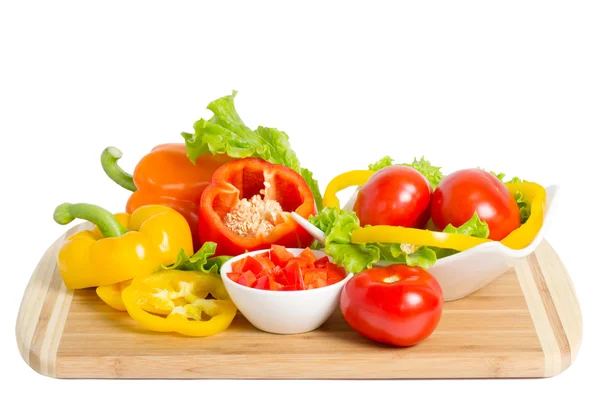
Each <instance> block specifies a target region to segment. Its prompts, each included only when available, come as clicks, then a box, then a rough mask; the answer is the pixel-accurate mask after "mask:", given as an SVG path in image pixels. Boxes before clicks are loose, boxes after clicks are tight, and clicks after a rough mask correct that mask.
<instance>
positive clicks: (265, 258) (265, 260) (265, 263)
mask: <svg viewBox="0 0 600 416" xmlns="http://www.w3.org/2000/svg"><path fill="white" fill-rule="evenodd" d="M255 258H256V260H258V262H259V263H260V264H261V266H262V267H263V269H265V270H270V269H272V268H273V267H275V264H274V263H273V262H272V261H271V259H270V258H269V253H268V252H267V253H263V254H261V255H259V256H258V257H255Z"/></svg>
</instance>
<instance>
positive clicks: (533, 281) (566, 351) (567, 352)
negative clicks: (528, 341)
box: [515, 241, 581, 377]
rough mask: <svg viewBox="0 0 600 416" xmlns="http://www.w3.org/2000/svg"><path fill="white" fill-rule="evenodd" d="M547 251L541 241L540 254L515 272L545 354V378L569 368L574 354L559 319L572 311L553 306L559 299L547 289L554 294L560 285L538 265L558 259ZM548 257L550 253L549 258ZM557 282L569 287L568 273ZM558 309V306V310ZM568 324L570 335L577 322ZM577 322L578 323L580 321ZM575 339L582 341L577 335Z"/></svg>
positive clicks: (529, 258)
mask: <svg viewBox="0 0 600 416" xmlns="http://www.w3.org/2000/svg"><path fill="white" fill-rule="evenodd" d="M548 249H549V250H552V248H550V246H549V244H548V243H547V242H546V241H543V242H542V244H541V246H540V249H538V250H539V251H536V252H535V253H533V254H532V255H530V256H529V257H528V258H527V259H523V260H521V261H519V263H518V264H517V265H516V267H515V269H516V271H517V276H518V278H519V283H520V284H521V289H522V290H523V294H524V296H525V299H526V301H527V306H528V308H529V313H530V314H531V317H532V319H533V323H534V325H535V329H536V332H537V335H538V338H539V340H540V343H541V345H542V349H543V351H544V356H545V371H544V375H545V377H552V376H554V375H557V374H559V373H561V372H562V371H564V370H565V369H566V368H567V367H569V365H570V364H571V362H572V360H573V358H574V357H573V355H572V354H573V351H572V349H571V343H570V341H569V337H568V336H567V330H565V325H564V324H563V320H562V319H561V314H562V316H563V317H565V318H566V317H568V316H570V315H571V312H570V311H569V310H568V309H569V308H568V307H566V306H564V305H560V304H559V305H557V303H555V299H559V297H557V296H553V295H552V292H551V291H550V289H549V286H552V287H553V291H555V292H556V288H555V287H556V286H557V284H559V283H557V282H555V281H554V280H555V279H552V275H551V274H550V272H549V269H548V266H544V268H542V265H541V264H542V263H545V262H552V261H553V259H552V257H556V258H558V257H557V256H556V253H554V252H553V250H552V252H551V253H549V252H548ZM549 254H551V256H550V255H549ZM538 256H541V257H542V261H540V259H539V258H538ZM555 275H556V274H555ZM560 280H561V282H562V284H567V285H570V282H568V280H569V279H568V275H567V274H564V275H561V278H560ZM573 296H574V295H573ZM575 302H576V299H575ZM575 305H576V306H577V307H576V309H577V313H579V307H578V304H577V303H575ZM558 306H560V308H559V307H558ZM559 310H560V312H559ZM579 318H580V316H579ZM571 321H572V322H567V323H569V324H571V325H570V326H568V327H567V328H569V331H571V332H572V331H573V330H572V329H571V327H572V326H574V325H573V324H575V323H576V321H577V319H576V318H574V319H572V320H571ZM579 322H581V320H580V319H579ZM575 326H576V325H575ZM572 339H573V341H574V342H575V340H576V335H573V336H572ZM578 339H581V337H580V335H579V338H578ZM577 348H578V344H577Z"/></svg>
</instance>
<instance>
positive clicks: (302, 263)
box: [227, 245, 347, 291]
mask: <svg viewBox="0 0 600 416" xmlns="http://www.w3.org/2000/svg"><path fill="white" fill-rule="evenodd" d="M346 276H347V273H346V271H345V270H344V269H343V268H342V267H339V266H337V265H336V264H334V263H332V262H331V261H330V260H329V258H328V257H327V256H323V257H321V258H317V256H315V254H314V253H313V251H312V250H311V249H310V248H306V249H304V250H302V251H301V252H300V254H298V255H294V254H292V253H291V252H290V251H288V250H287V249H286V248H285V247H283V246H279V245H272V246H271V249H270V250H267V251H263V252H261V253H258V254H255V255H251V256H245V257H243V258H241V259H239V260H237V261H235V262H233V263H232V264H231V272H229V273H227V277H228V278H229V279H231V280H233V281H234V282H236V283H238V284H240V285H243V286H247V287H251V288H255V289H263V290H280V291H291V290H309V289H318V288H321V287H325V286H329V285H332V284H335V283H338V282H340V281H342V280H344V278H345V277H346Z"/></svg>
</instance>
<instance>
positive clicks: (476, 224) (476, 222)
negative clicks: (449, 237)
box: [443, 212, 490, 238]
mask: <svg viewBox="0 0 600 416" xmlns="http://www.w3.org/2000/svg"><path fill="white" fill-rule="evenodd" d="M443 232H445V233H448V234H464V235H470V236H473V237H479V238H488V236H489V235H490V228H489V227H488V225H487V223H486V222H485V221H482V220H481V219H480V218H479V214H477V213H476V212H475V213H474V214H473V216H472V217H471V219H470V220H469V221H467V222H465V223H464V224H463V225H461V226H460V227H455V226H453V225H452V224H448V225H447V226H446V228H444V230H443Z"/></svg>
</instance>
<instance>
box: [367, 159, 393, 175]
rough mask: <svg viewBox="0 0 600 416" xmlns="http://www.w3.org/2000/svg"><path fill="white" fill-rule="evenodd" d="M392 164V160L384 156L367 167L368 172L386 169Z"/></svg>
mask: <svg viewBox="0 0 600 416" xmlns="http://www.w3.org/2000/svg"><path fill="white" fill-rule="evenodd" d="M393 164H394V159H392V158H391V157H390V156H384V157H382V158H381V159H379V160H378V161H377V162H375V163H371V164H370V165H369V170H372V171H373V172H377V171H378V170H381V169H383V168H387V167H388V166H392V165H393Z"/></svg>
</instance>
